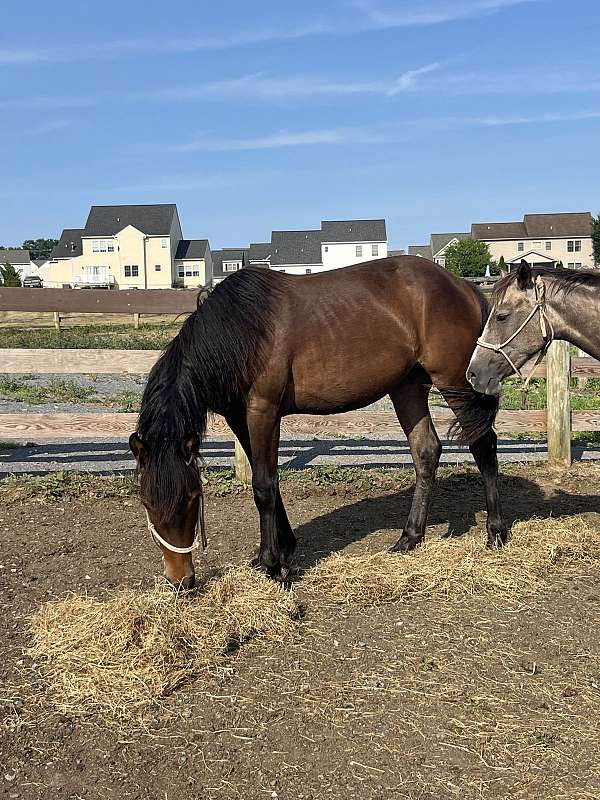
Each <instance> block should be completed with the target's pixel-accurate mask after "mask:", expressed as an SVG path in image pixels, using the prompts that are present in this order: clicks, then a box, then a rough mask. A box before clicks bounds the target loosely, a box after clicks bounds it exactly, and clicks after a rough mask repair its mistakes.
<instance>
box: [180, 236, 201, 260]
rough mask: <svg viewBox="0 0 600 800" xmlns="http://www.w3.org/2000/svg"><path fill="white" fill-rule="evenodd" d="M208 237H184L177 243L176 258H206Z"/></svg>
mask: <svg viewBox="0 0 600 800" xmlns="http://www.w3.org/2000/svg"><path fill="white" fill-rule="evenodd" d="M207 250H208V239H182V240H181V241H180V242H179V244H178V245H177V252H176V253H175V258H181V259H193V258H206V251H207Z"/></svg>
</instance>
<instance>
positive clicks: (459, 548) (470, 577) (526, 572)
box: [303, 517, 600, 606]
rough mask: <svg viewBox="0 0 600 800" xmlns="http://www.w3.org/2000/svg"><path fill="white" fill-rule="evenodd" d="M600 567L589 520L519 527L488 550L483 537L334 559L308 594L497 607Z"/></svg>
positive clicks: (315, 574)
mask: <svg viewBox="0 0 600 800" xmlns="http://www.w3.org/2000/svg"><path fill="white" fill-rule="evenodd" d="M585 565H590V566H594V567H595V568H596V569H598V568H599V567H600V528H598V527H595V526H593V525H590V524H589V522H587V521H586V520H585V519H584V518H583V517H564V518H560V519H553V518H550V519H532V520H529V521H527V522H518V523H516V524H515V525H514V526H513V528H512V530H511V536H510V542H509V544H508V545H507V546H506V547H504V548H503V549H501V550H492V551H490V550H486V549H485V547H484V543H483V541H482V540H481V538H480V537H478V538H475V537H470V536H469V537H465V538H464V539H459V540H457V539H433V540H430V541H427V542H426V543H425V544H424V545H423V546H421V547H419V548H417V549H416V550H415V551H414V552H413V553H411V554H410V555H409V556H399V555H397V554H394V553H375V554H373V555H356V556H349V555H333V556H330V557H329V558H326V559H324V560H323V561H321V562H320V563H319V564H317V565H316V566H315V567H313V569H311V570H310V571H309V572H308V573H307V575H306V577H305V579H304V581H303V587H304V588H305V589H306V590H307V591H308V592H309V595H318V596H319V598H322V599H325V600H328V601H330V602H333V603H352V604H357V605H363V606H369V605H376V604H379V603H391V602H394V601H398V600H403V599H405V598H407V597H409V596H418V595H427V596H429V597H431V596H439V597H445V598H450V597H462V596H465V595H480V596H481V595H489V596H492V597H494V598H496V599H498V598H506V597H515V596H518V595H522V594H531V593H533V592H537V591H539V590H541V589H543V588H544V587H546V586H547V584H548V582H549V579H550V578H552V577H556V575H557V573H562V572H564V573H572V572H573V570H579V569H581V567H582V566H585Z"/></svg>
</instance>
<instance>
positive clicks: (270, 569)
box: [250, 558, 283, 581]
mask: <svg viewBox="0 0 600 800" xmlns="http://www.w3.org/2000/svg"><path fill="white" fill-rule="evenodd" d="M250 566H251V567H253V568H254V569H255V570H257V571H258V572H262V574H263V575H266V577H267V578H271V580H274V581H281V580H282V577H281V576H282V574H283V568H282V566H281V564H279V563H277V564H272V565H269V564H263V563H262V562H261V560H260V559H259V558H254V559H252V561H251V562H250Z"/></svg>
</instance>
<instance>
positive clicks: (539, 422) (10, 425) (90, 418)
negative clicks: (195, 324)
mask: <svg viewBox="0 0 600 800" xmlns="http://www.w3.org/2000/svg"><path fill="white" fill-rule="evenodd" d="M196 298H197V291H196V290H191V291H190V290H160V289H158V290H140V291H118V292H107V291H103V290H96V289H13V288H10V289H6V288H0V311H33V312H40V311H54V312H55V315H60V312H63V313H64V312H77V313H103V314H107V313H111V314H134V317H135V315H139V314H140V313H146V314H183V313H189V312H191V311H193V310H194V309H195V308H196ZM158 356H159V352H158V351H156V350H45V349H44V350H42V349H36V350H27V349H0V373H8V374H17V373H20V374H36V375H39V374H63V375H67V374H74V373H84V374H145V373H147V372H148V371H149V370H150V369H151V368H152V365H153V364H154V363H155V361H156V359H157V358H158ZM535 374H536V377H540V378H542V377H545V378H546V379H547V398H548V407H547V409H546V410H541V411H540V410H538V411H527V410H525V411H501V412H500V414H499V415H498V418H497V424H496V429H497V431H498V432H499V433H530V432H546V433H547V436H548V458H549V461H550V462H552V463H555V464H568V463H570V460H571V433H572V431H599V430H600V411H571V409H570V378H571V377H572V376H574V377H577V378H579V379H582V380H583V379H585V378H588V377H591V376H597V375H600V362H598V361H595V360H593V359H591V358H571V357H570V355H569V346H568V344H567V343H566V342H554V343H553V344H552V346H551V348H550V350H549V353H548V357H547V359H546V362H545V363H543V364H541V365H540V366H539V367H538V368H537V370H536V373H535ZM432 417H433V420H434V423H435V425H436V427H437V429H438V431H439V432H440V433H441V434H444V433H446V432H447V430H448V427H449V425H450V423H451V421H452V419H453V417H452V415H451V413H450V412H449V411H448V409H443V408H432ZM136 418H137V415H136V414H112V413H95V414H58V413H57V414H0V439H21V440H22V439H29V438H31V439H36V440H38V441H50V440H52V439H57V438H60V439H63V438H64V439H77V438H82V437H89V436H100V437H110V436H123V435H125V434H128V433H129V432H130V431H132V430H133V429H134V427H135V423H136ZM286 430H287V431H289V432H295V433H304V432H306V433H312V434H315V433H318V432H323V433H327V434H329V435H335V434H336V433H341V434H343V435H352V434H361V435H362V434H365V433H367V434H368V433H377V432H380V433H381V432H384V431H395V432H396V431H398V422H397V419H396V417H395V415H394V414H392V413H384V412H350V413H348V414H333V415H328V416H322V417H320V416H317V417H315V416H311V417H307V416H297V417H296V416H292V417H287V418H285V419H284V421H283V431H284V433H285V432H286ZM211 431H212V432H213V433H215V434H217V433H226V432H227V431H228V429H227V428H226V426H225V422H224V420H220V419H219V418H215V420H214V421H213V423H212V427H211ZM236 467H237V469H238V474H242V475H247V474H248V465H247V462H246V461H245V458H244V456H243V454H242V451H241V449H240V448H239V445H238V444H237V443H236Z"/></svg>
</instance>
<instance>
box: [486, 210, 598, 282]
mask: <svg viewBox="0 0 600 800" xmlns="http://www.w3.org/2000/svg"><path fill="white" fill-rule="evenodd" d="M471 235H472V237H473V238H474V239H479V240H481V241H484V242H486V243H487V245H488V247H489V249H490V253H491V255H492V258H493V259H494V261H499V260H500V257H501V256H504V261H505V262H506V264H507V265H508V266H509V268H510V266H511V265H512V264H515V263H517V264H518V263H520V262H521V260H522V259H525V261H528V262H529V263H530V264H532V265H536V266H538V265H539V266H549V267H555V266H556V265H557V264H560V263H562V265H563V266H564V267H567V268H568V269H582V268H586V267H593V266H594V255H593V248H592V215H591V213H590V212H589V211H585V212H578V213H566V214H525V216H524V217H523V221H522V222H484V223H476V224H474V225H472V226H471Z"/></svg>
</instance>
